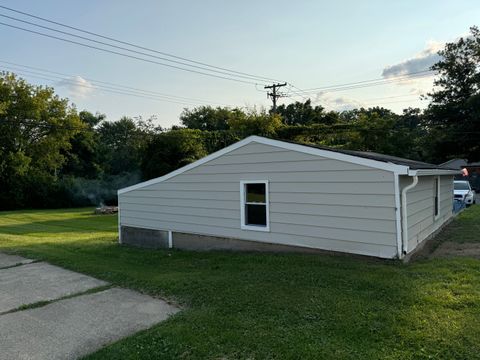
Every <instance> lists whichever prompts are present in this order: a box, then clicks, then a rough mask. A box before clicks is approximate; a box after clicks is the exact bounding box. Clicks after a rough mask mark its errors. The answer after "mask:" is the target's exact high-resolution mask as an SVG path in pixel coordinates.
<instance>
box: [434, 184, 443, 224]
mask: <svg viewBox="0 0 480 360" xmlns="http://www.w3.org/2000/svg"><path fill="white" fill-rule="evenodd" d="M435 180H436V183H437V186H436V189H435V191H436V193H434V194H433V197H434V198H435V197H436V198H437V203H436V204H434V207H433V218H434V219H435V220H437V219H438V218H439V217H440V212H441V209H440V202H441V201H440V189H441V178H440V176H435V177H434V180H433V181H434V182H435ZM435 195H438V196H435ZM435 205H436V207H437V210H438V212H437V214H435Z"/></svg>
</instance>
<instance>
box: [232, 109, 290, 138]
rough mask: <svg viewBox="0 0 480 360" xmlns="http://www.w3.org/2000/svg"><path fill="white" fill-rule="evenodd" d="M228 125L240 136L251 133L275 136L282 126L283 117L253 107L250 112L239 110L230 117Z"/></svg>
mask: <svg viewBox="0 0 480 360" xmlns="http://www.w3.org/2000/svg"><path fill="white" fill-rule="evenodd" d="M228 125H229V127H230V129H231V131H232V132H233V133H234V134H235V135H237V136H238V137H239V138H244V137H247V136H250V135H259V136H266V137H275V136H276V133H277V130H278V129H279V128H281V127H282V118H281V117H280V116H279V115H272V114H268V113H267V112H266V111H265V110H260V111H258V110H256V109H251V110H249V111H248V112H237V113H236V114H235V116H232V117H231V118H230V119H229V121H228Z"/></svg>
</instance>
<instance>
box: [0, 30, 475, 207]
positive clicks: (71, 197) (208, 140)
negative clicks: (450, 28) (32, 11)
mask: <svg viewBox="0 0 480 360" xmlns="http://www.w3.org/2000/svg"><path fill="white" fill-rule="evenodd" d="M470 30H471V34H470V36H467V37H464V38H460V39H459V40H457V41H455V42H452V43H449V44H446V46H445V48H444V50H442V51H440V52H439V54H440V55H441V60H440V61H439V62H438V63H437V64H435V65H434V66H433V67H432V70H435V71H437V73H438V75H437V76H436V78H435V81H434V89H433V90H432V92H431V93H430V94H429V95H428V98H429V99H430V103H429V105H428V107H427V108H426V109H424V110H420V109H417V108H408V109H405V110H404V111H403V113H401V114H396V113H394V112H392V111H390V110H388V109H385V108H382V107H370V108H359V109H355V110H350V111H343V112H337V111H328V110H326V109H325V108H323V107H322V106H319V105H313V104H312V103H311V101H310V100H307V101H305V102H295V103H291V104H289V105H280V106H278V108H277V112H276V114H273V113H272V112H271V111H269V110H268V109H255V108H252V109H241V108H233V109H232V108H227V107H211V106H200V107H196V108H193V109H184V111H183V112H182V113H181V114H180V124H181V125H179V126H173V127H172V128H170V129H164V128H161V127H160V126H157V125H155V123H156V119H155V118H149V119H142V118H128V117H123V118H121V119H119V120H117V121H107V120H106V118H105V116H104V115H102V114H98V113H96V114H94V113H92V112H88V111H80V112H79V111H77V109H76V108H75V107H74V106H73V105H72V104H71V103H69V101H68V100H67V99H62V98H60V97H59V96H58V95H56V94H55V91H54V89H53V88H51V87H42V86H34V85H32V84H29V83H28V82H26V81H25V80H23V79H21V78H19V77H18V76H16V75H15V74H12V73H2V74H1V75H0V209H2V210H5V209H17V208H39V207H41V208H43V207H68V206H86V205H92V204H95V205H96V204H100V203H102V202H103V203H106V204H114V203H116V190H117V189H119V188H121V187H124V186H128V185H131V184H134V183H137V182H139V181H141V180H147V179H151V178H154V177H157V176H161V175H164V174H166V173H168V172H170V171H173V170H175V169H177V168H179V167H181V166H184V165H186V164H188V163H190V162H192V161H195V160H197V159H199V158H201V157H203V156H205V155H207V154H209V153H212V152H214V151H217V150H219V149H221V148H223V147H225V146H228V145H230V144H232V143H234V142H236V141H238V140H241V139H242V138H245V137H247V136H249V135H260V136H266V137H271V138H276V139H283V140H288V141H295V142H302V143H310V144H320V145H325V146H331V147H336V148H342V149H351V150H360V151H373V152H379V153H383V154H388V155H394V156H400V157H406V158H410V159H414V160H421V161H427V162H432V163H437V164H438V163H441V162H443V161H446V160H448V159H451V158H457V157H458V158H465V159H468V160H470V161H479V160H480V142H479V138H480V32H479V30H478V28H476V27H472V28H471V29H470Z"/></svg>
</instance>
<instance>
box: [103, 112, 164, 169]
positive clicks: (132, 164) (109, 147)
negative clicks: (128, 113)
mask: <svg viewBox="0 0 480 360" xmlns="http://www.w3.org/2000/svg"><path fill="white" fill-rule="evenodd" d="M97 131H98V137H99V148H98V155H99V162H100V164H101V166H102V170H103V172H104V173H106V174H110V175H119V174H122V173H131V172H135V171H139V170H140V161H141V154H142V152H143V151H144V149H145V147H146V146H147V143H148V142H149V141H150V139H151V138H152V137H153V135H154V133H155V130H154V129H153V128H152V127H149V126H145V123H143V122H142V123H139V120H134V119H131V118H129V117H122V118H121V119H120V120H118V121H112V122H110V121H104V122H102V123H101V124H100V126H99V127H98V129H97Z"/></svg>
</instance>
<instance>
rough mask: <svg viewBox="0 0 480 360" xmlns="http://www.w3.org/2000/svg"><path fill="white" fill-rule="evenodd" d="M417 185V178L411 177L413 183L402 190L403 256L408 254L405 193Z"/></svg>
mask: <svg viewBox="0 0 480 360" xmlns="http://www.w3.org/2000/svg"><path fill="white" fill-rule="evenodd" d="M417 184H418V176H417V175H415V176H414V177H413V181H412V183H411V184H410V185H408V186H406V187H404V188H403V190H402V242H403V255H406V254H407V252H408V220H407V217H408V212H407V192H408V190H410V189H413V188H414V187H415V186H417Z"/></svg>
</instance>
